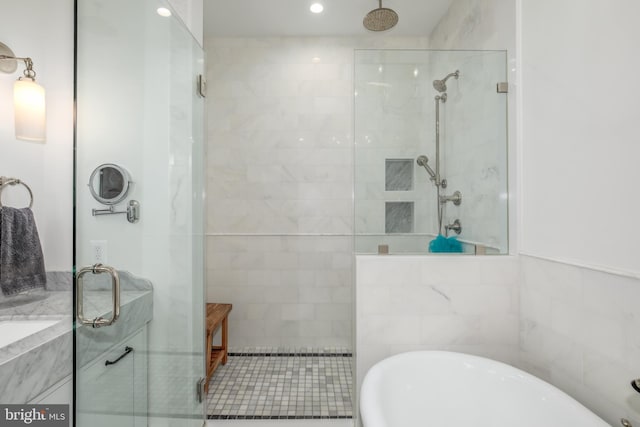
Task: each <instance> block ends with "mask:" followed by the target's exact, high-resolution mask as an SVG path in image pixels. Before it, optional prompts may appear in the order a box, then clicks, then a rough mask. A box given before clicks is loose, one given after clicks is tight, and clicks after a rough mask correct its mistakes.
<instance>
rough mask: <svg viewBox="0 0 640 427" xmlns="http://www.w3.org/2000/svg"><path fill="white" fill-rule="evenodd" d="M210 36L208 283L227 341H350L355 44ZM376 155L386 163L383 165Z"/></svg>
mask: <svg viewBox="0 0 640 427" xmlns="http://www.w3.org/2000/svg"><path fill="white" fill-rule="evenodd" d="M398 46H402V47H416V48H424V47H426V39H422V38H408V39H404V38H399V39H393V38H392V39H386V40H384V41H381V40H378V41H373V39H369V38H365V39H356V38H313V37H306V38H293V37H292V38H272V39H268V38H209V39H207V40H206V43H205V47H206V53H207V63H208V70H207V79H208V86H209V94H208V98H207V103H208V141H209V142H208V155H207V158H208V160H207V161H208V167H207V169H208V171H207V178H208V182H207V187H208V188H207V199H208V215H207V231H208V237H207V241H208V248H209V250H208V255H207V270H208V278H207V286H208V295H207V300H208V301H209V302H225V303H232V304H233V305H234V307H233V310H232V312H231V314H230V317H229V337H230V338H229V339H230V345H232V346H262V345H269V346H274V345H282V346H341V347H344V346H347V347H351V336H352V334H351V329H352V326H351V323H352V322H351V316H352V313H351V311H352V310H351V302H352V292H353V284H352V258H351V256H352V237H351V235H352V233H353V219H352V218H353V208H352V192H353V179H352V170H353V160H352V150H353V146H352V141H353V136H352V127H353V101H352V99H353V50H354V48H355V47H398ZM383 167H384V166H383Z"/></svg>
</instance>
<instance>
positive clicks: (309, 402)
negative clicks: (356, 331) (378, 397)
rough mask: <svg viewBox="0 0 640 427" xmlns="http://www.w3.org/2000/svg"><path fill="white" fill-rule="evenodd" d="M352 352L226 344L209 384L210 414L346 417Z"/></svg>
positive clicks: (225, 416) (249, 417) (268, 417)
mask: <svg viewBox="0 0 640 427" xmlns="http://www.w3.org/2000/svg"><path fill="white" fill-rule="evenodd" d="M351 364H352V357H351V353H350V352H348V351H347V350H345V349H321V350H315V349H308V348H304V349H295V350H291V349H282V348H271V349H240V350H235V351H234V349H230V351H229V360H228V362H227V364H226V365H221V366H220V367H218V369H217V370H216V372H215V374H214V376H213V377H212V379H211V382H210V384H209V395H208V397H207V415H208V418H209V419H210V420H283V419H287V420H290V419H297V420H313V421H315V420H318V419H322V420H327V421H329V420H348V421H350V419H351V417H352V415H353V409H352V391H351V389H352V367H351Z"/></svg>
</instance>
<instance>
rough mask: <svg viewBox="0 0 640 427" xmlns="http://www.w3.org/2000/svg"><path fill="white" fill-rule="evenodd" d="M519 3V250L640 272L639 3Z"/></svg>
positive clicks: (546, 0)
mask: <svg viewBox="0 0 640 427" xmlns="http://www.w3.org/2000/svg"><path fill="white" fill-rule="evenodd" d="M522 3H523V4H522V28H521V32H522V58H521V71H522V89H523V99H522V103H523V104H522V118H523V124H522V133H523V135H522V137H523V164H522V174H523V196H524V198H523V204H522V245H521V250H522V252H524V253H528V254H533V255H539V256H545V257H551V258H553V259H557V260H567V261H573V262H577V263H582V264H588V265H591V266H602V267H606V268H609V269H615V270H619V271H626V272H630V273H635V274H640V264H639V263H638V250H637V243H636V242H637V241H638V240H639V239H640V229H639V228H637V227H634V226H630V227H627V226H625V225H626V224H633V223H635V222H636V221H637V219H638V218H639V217H640V201H639V200H638V197H635V196H634V195H635V194H637V188H636V184H637V183H638V182H640V168H638V162H637V159H638V158H640V144H639V143H638V142H639V139H638V120H639V119H640V113H639V112H638V94H640V80H638V79H635V78H632V77H631V76H630V74H629V73H631V74H632V73H633V71H634V70H637V69H638V67H639V66H640V59H639V58H638V56H637V55H634V54H633V53H632V52H635V51H636V50H637V43H636V41H637V40H638V39H640V28H639V27H638V25H637V20H636V18H637V17H638V16H640V4H639V3H638V2H636V1H633V0H613V1H603V0H597V1H591V2H587V3H585V2H582V1H579V0H565V1H562V2H557V1H551V0H543V1H536V2H531V1H524V2H522ZM541 28H544V31H541Z"/></svg>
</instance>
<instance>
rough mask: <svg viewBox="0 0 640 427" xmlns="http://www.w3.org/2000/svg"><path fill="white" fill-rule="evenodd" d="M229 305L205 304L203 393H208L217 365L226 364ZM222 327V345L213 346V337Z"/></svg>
mask: <svg viewBox="0 0 640 427" xmlns="http://www.w3.org/2000/svg"><path fill="white" fill-rule="evenodd" d="M230 311H231V304H209V303H208V304H207V323H206V329H207V347H206V348H205V351H206V352H207V380H206V382H205V383H204V390H205V392H208V391H209V381H210V380H211V376H212V375H213V372H214V371H215V370H216V368H217V367H218V365H219V364H220V363H222V364H223V365H225V364H226V363H227V342H228V336H227V335H228V331H229V328H228V321H227V317H228V316H229V312H230ZM220 326H222V343H221V344H220V345H219V346H214V345H213V335H214V334H215V333H216V331H217V330H218V328H219V327H220Z"/></svg>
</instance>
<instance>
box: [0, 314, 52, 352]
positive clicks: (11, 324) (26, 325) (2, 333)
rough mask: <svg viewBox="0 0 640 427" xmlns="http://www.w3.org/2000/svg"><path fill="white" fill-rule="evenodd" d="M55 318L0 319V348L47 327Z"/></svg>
mask: <svg viewBox="0 0 640 427" xmlns="http://www.w3.org/2000/svg"><path fill="white" fill-rule="evenodd" d="M59 321H60V319H55V320H0V348H2V347H5V346H7V345H9V344H11V343H13V342H16V341H20V340H21V339H23V338H26V337H28V336H29V335H33V334H35V333H37V332H40V331H42V330H44V329H47V328H48V327H50V326H53V325H55V324H56V323H58V322H59Z"/></svg>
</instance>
